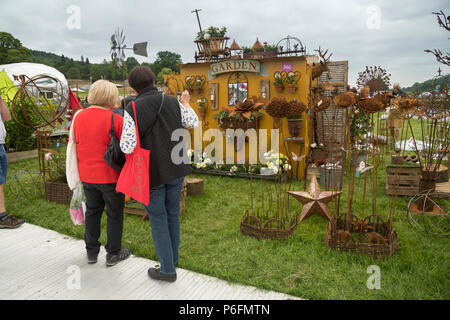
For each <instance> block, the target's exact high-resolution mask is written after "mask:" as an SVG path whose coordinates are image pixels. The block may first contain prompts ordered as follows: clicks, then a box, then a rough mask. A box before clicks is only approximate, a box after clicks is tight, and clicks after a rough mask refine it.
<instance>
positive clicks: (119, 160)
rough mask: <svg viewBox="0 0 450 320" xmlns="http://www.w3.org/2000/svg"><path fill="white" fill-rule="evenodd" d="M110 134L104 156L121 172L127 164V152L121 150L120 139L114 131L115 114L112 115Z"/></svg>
mask: <svg viewBox="0 0 450 320" xmlns="http://www.w3.org/2000/svg"><path fill="white" fill-rule="evenodd" d="M109 136H110V140H109V144H108V147H107V148H106V151H105V155H104V156H103V158H104V159H105V161H106V163H107V164H108V166H110V167H111V168H113V169H114V170H116V171H119V172H120V171H121V170H122V168H123V165H124V164H125V154H124V153H123V152H122V150H120V142H119V139H117V138H116V135H115V133H114V114H113V115H112V116H111V129H110V130H109Z"/></svg>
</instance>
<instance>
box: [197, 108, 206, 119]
mask: <svg viewBox="0 0 450 320" xmlns="http://www.w3.org/2000/svg"><path fill="white" fill-rule="evenodd" d="M198 116H199V117H200V118H201V119H205V116H206V108H205V107H198Z"/></svg>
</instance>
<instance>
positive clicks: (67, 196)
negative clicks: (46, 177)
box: [45, 181, 72, 205]
mask: <svg viewBox="0 0 450 320" xmlns="http://www.w3.org/2000/svg"><path fill="white" fill-rule="evenodd" d="M45 199H46V200H47V201H50V202H56V203H59V204H65V205H70V201H71V200H72V190H70V188H69V186H68V184H67V183H65V182H58V181H45Z"/></svg>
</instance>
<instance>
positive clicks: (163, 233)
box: [145, 177, 184, 274]
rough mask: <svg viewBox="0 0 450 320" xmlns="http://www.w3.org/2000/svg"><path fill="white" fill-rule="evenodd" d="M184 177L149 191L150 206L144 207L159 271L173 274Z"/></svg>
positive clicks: (176, 255) (178, 237)
mask: <svg viewBox="0 0 450 320" xmlns="http://www.w3.org/2000/svg"><path fill="white" fill-rule="evenodd" d="M183 180H184V177H182V178H178V179H175V180H172V181H170V182H169V183H166V184H163V185H160V186H158V187H155V188H151V189H150V204H149V205H148V206H147V207H145V209H146V210H147V214H148V218H149V220H150V225H151V228H152V237H153V242H154V244H155V250H156V254H157V256H158V258H159V263H160V270H161V273H164V274H175V273H176V271H175V265H176V264H177V263H178V247H179V245H180V217H179V214H180V196H181V188H182V186H183Z"/></svg>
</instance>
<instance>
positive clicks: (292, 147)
mask: <svg viewBox="0 0 450 320" xmlns="http://www.w3.org/2000/svg"><path fill="white" fill-rule="evenodd" d="M259 61H260V63H261V64H265V65H267V68H268V73H267V76H261V75H259V74H256V73H252V72H246V73H245V75H246V76H247V78H248V97H249V98H251V97H253V96H256V97H261V88H260V80H269V82H270V89H269V95H268V100H270V99H273V98H274V97H277V96H284V97H286V99H287V100H288V101H290V100H292V99H294V98H296V99H297V100H300V101H302V102H303V103H304V104H305V105H308V93H309V83H310V79H311V65H310V64H307V61H306V56H300V57H286V58H268V59H262V60H259ZM282 62H288V63H293V68H294V70H293V71H299V72H300V74H301V76H300V79H299V81H298V83H297V85H298V89H297V91H296V92H295V93H294V94H290V93H289V92H288V90H287V88H285V89H284V91H283V92H282V93H277V92H276V90H275V87H274V86H273V80H274V73H275V72H276V71H281V63H282ZM210 65H211V63H189V64H184V65H181V71H180V74H179V75H175V76H166V77H165V80H166V83H167V85H168V87H169V88H170V90H171V91H172V92H173V93H174V95H175V96H176V94H177V90H179V91H183V83H184V82H185V78H186V77H187V76H196V75H203V76H205V78H206V79H207V82H206V83H205V85H204V87H203V88H204V90H203V93H202V94H200V95H197V94H195V93H194V92H191V106H192V107H193V108H194V109H195V110H196V111H197V110H198V109H197V108H198V103H197V100H198V99H200V98H201V97H205V98H206V100H207V102H208V107H207V113H206V118H205V121H206V122H208V128H206V129H211V128H218V123H217V120H216V119H214V115H215V114H217V113H219V112H220V111H221V110H222V109H221V107H226V108H229V109H230V108H232V107H230V106H229V105H228V78H229V76H230V73H222V74H218V75H217V76H216V78H214V79H211V80H209V79H208V70H209V67H210ZM171 77H172V79H170V78H171ZM173 77H175V78H176V79H177V80H178V88H177V81H175V80H174V79H173ZM211 83H217V84H218V97H217V98H218V110H214V111H213V110H211V104H210V93H209V84H211ZM261 112H263V114H264V116H263V117H262V118H260V119H259V129H268V131H269V133H268V146H269V150H270V129H272V128H274V121H273V118H272V117H271V116H269V115H268V114H267V113H266V112H265V111H264V110H261ZM307 119H308V117H307V115H306V113H304V114H303V122H302V130H301V134H300V137H303V138H305V144H304V147H303V152H302V154H305V152H307V151H308V150H307V149H306V147H307V146H309V138H308V121H307ZM280 123H281V128H280V129H281V130H280V152H281V153H283V154H286V155H287V156H289V158H291V155H290V152H291V151H292V152H294V153H296V154H297V155H298V154H299V153H300V148H301V147H300V145H298V144H297V143H294V142H286V143H287V144H288V146H289V150H286V149H285V147H284V145H285V143H284V142H283V137H290V135H289V131H288V125H287V119H286V118H283V119H281V122H280ZM203 132H204V130H203ZM192 136H193V131H192ZM209 143H211V142H204V143H203V148H204V147H205V146H207V145H208V144H209ZM224 145H225V139H224ZM192 146H194V143H193V142H192ZM288 151H289V152H288ZM224 154H225V152H224ZM235 157H236V156H235ZM246 158H247V159H248V144H247V143H246ZM296 171H297V170H296V165H294V164H293V173H294V174H295V173H296ZM303 173H304V161H303V162H302V164H301V166H300V168H299V170H298V177H299V178H300V177H302V176H303Z"/></svg>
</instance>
